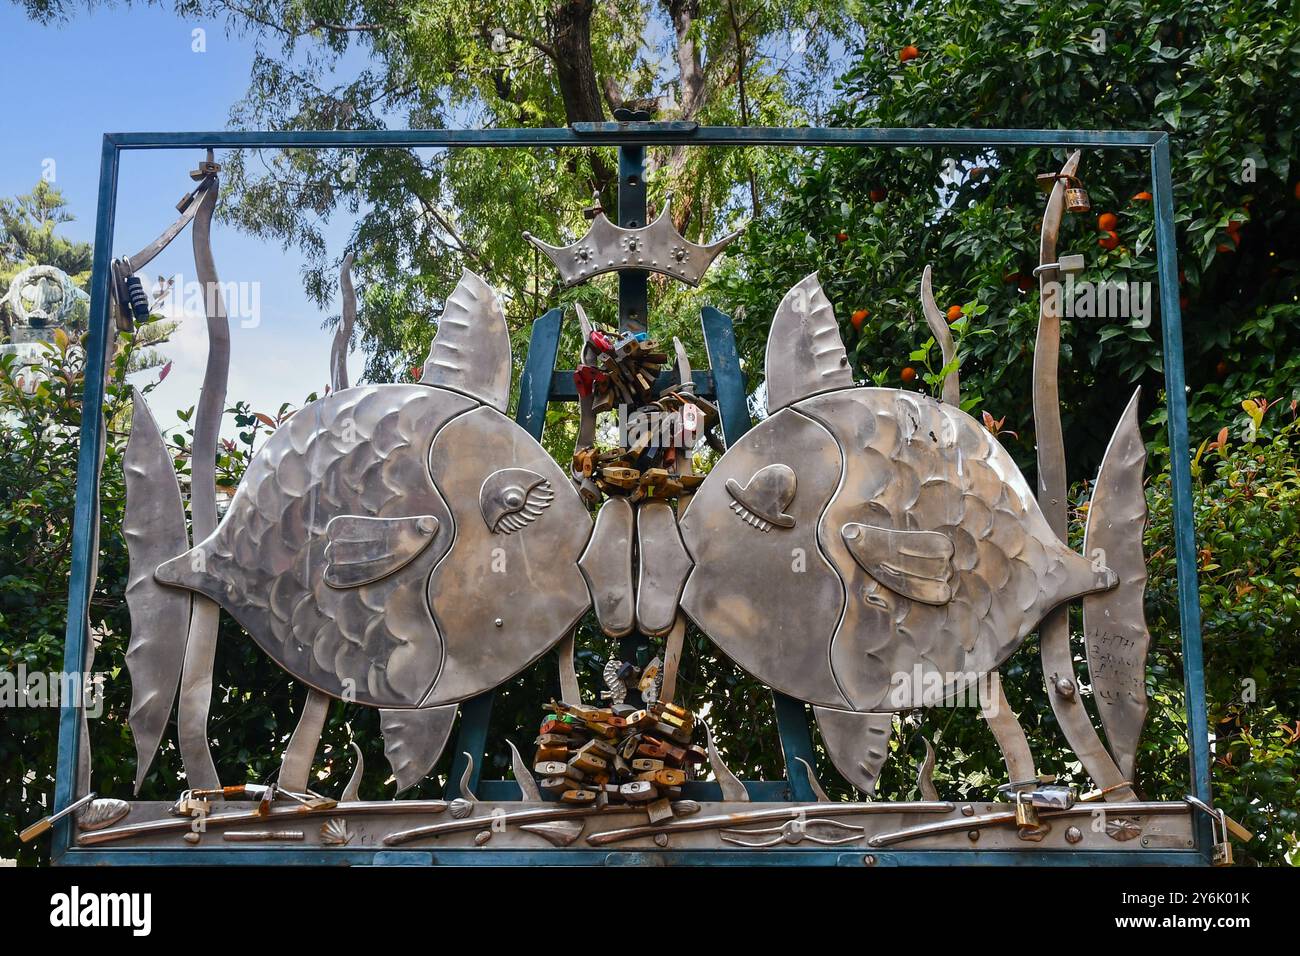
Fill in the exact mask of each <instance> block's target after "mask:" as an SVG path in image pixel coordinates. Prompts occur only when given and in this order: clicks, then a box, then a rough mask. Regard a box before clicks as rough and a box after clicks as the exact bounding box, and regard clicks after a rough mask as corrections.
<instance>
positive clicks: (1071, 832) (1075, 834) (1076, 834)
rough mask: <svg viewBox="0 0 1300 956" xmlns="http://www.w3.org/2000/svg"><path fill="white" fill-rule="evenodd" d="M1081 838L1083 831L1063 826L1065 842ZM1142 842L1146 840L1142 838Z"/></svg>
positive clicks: (1076, 841) (1075, 841)
mask: <svg viewBox="0 0 1300 956" xmlns="http://www.w3.org/2000/svg"><path fill="white" fill-rule="evenodd" d="M1082 839H1083V831H1082V830H1080V829H1079V828H1078V827H1066V828H1065V842H1066V843H1078V842H1079V841H1080V840H1082ZM1142 842H1143V843H1146V840H1143V841H1142Z"/></svg>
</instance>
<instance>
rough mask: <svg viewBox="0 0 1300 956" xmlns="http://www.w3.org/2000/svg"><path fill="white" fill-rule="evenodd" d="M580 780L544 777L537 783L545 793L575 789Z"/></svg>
mask: <svg viewBox="0 0 1300 956" xmlns="http://www.w3.org/2000/svg"><path fill="white" fill-rule="evenodd" d="M579 785H580V781H576V780H570V779H569V778H568V777H544V778H543V779H542V781H541V783H539V784H538V786H540V787H541V788H542V789H543V790H545V791H546V792H547V793H564V792H565V791H566V790H573V789H576V788H577V787H578V786H579Z"/></svg>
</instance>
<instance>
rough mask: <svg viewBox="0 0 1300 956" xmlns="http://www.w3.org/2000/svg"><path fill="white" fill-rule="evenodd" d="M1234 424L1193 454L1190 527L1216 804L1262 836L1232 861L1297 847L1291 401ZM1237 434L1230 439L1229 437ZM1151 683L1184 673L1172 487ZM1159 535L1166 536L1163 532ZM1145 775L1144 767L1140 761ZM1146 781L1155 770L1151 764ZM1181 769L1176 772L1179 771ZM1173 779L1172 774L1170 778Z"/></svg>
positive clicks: (1298, 462) (1299, 727)
mask: <svg viewBox="0 0 1300 956" xmlns="http://www.w3.org/2000/svg"><path fill="white" fill-rule="evenodd" d="M1245 404H1248V405H1254V406H1255V408H1254V409H1251V410H1248V411H1247V413H1246V414H1245V415H1241V414H1238V415H1237V416H1236V418H1235V421H1234V422H1233V427H1232V428H1228V427H1225V428H1224V429H1223V430H1222V431H1221V432H1220V433H1219V434H1218V435H1216V436H1215V437H1214V439H1213V440H1212V441H1210V440H1207V442H1206V443H1204V444H1203V445H1202V448H1201V450H1200V452H1199V453H1198V455H1197V462H1196V469H1197V471H1198V477H1197V478H1196V479H1195V484H1196V489H1195V491H1196V497H1195V511H1194V518H1195V524H1196V528H1197V530H1198V532H1199V536H1198V542H1197V546H1198V549H1199V550H1198V554H1197V565H1198V574H1199V584H1200V597H1201V618H1202V622H1201V626H1202V630H1203V632H1204V635H1205V679H1206V694H1207V697H1208V699H1209V713H1210V729H1211V731H1212V733H1213V734H1214V751H1213V757H1214V765H1213V767H1212V768H1211V770H1212V776H1213V783H1214V795H1215V801H1216V803H1217V805H1219V806H1221V807H1223V808H1224V809H1225V810H1226V811H1227V812H1228V814H1229V815H1230V816H1232V817H1234V818H1235V819H1237V820H1238V821H1240V822H1241V823H1242V824H1243V825H1244V826H1245V827H1246V828H1247V829H1249V830H1252V831H1254V832H1255V833H1256V835H1257V836H1256V839H1255V840H1253V841H1251V842H1250V843H1247V844H1244V845H1239V846H1238V847H1237V850H1236V852H1237V855H1238V856H1239V857H1244V858H1245V859H1247V860H1251V861H1257V862H1269V863H1280V862H1284V860H1285V859H1286V856H1287V855H1288V854H1289V855H1290V856H1291V858H1292V862H1296V851H1297V848H1298V847H1300V744H1297V740H1300V644H1298V643H1297V641H1296V635H1297V633H1300V597H1297V594H1298V593H1300V456H1298V454H1297V451H1298V449H1297V445H1298V444H1300V442H1298V439H1300V423H1297V420H1296V410H1297V405H1296V403H1295V402H1281V403H1274V405H1273V406H1272V407H1271V408H1269V409H1268V410H1264V411H1262V410H1261V409H1260V405H1259V403H1256V402H1247V403H1245ZM1234 432H1235V434H1234ZM1149 497H1150V501H1151V521H1152V532H1151V534H1150V535H1149V538H1148V540H1149V544H1148V555H1149V565H1150V567H1149V570H1150V575H1151V584H1150V587H1149V592H1148V616H1149V620H1150V623H1151V628H1152V632H1153V634H1155V635H1157V639H1156V652H1155V654H1154V655H1153V662H1154V665H1155V672H1156V673H1162V672H1168V673H1170V674H1173V675H1177V674H1179V673H1181V666H1180V663H1179V662H1180V661H1181V657H1182V655H1181V651H1180V649H1179V645H1178V637H1177V635H1178V601H1177V596H1176V594H1175V593H1174V581H1175V574H1174V557H1173V548H1172V545H1171V542H1172V535H1170V534H1169V533H1168V530H1167V529H1168V527H1169V525H1170V524H1171V523H1172V520H1173V519H1172V514H1171V508H1172V501H1171V496H1170V491H1169V479H1168V476H1167V475H1162V476H1160V477H1159V478H1157V479H1156V480H1155V481H1154V482H1153V483H1152V488H1151V493H1150V496H1149ZM1161 530H1164V531H1165V533H1164V534H1160V533H1159V532H1160V531H1161ZM1144 764H1145V762H1144ZM1143 769H1144V770H1156V772H1161V771H1160V770H1159V769H1158V768H1151V767H1149V766H1145V765H1144V768H1143ZM1176 769H1179V770H1181V765H1179V766H1178V767H1177V768H1176ZM1164 772H1165V773H1169V770H1165V771H1164Z"/></svg>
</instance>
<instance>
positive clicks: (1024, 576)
mask: <svg viewBox="0 0 1300 956" xmlns="http://www.w3.org/2000/svg"><path fill="white" fill-rule="evenodd" d="M766 372H767V398H768V412H769V417H768V418H767V419H766V420H764V421H763V422H761V423H759V424H758V425H757V426H756V427H755V428H753V429H752V430H751V431H750V432H748V433H747V434H746V435H745V436H744V437H743V438H742V439H741V440H740V441H739V442H737V443H736V444H735V445H734V446H733V447H731V448H730V449H728V450H727V453H726V454H725V455H724V456H723V457H722V458H721V459H720V460H719V461H718V463H717V465H716V466H715V467H714V468H713V470H712V471H711V472H710V474H709V476H708V478H707V479H706V480H705V481H704V483H703V484H702V485H701V486H700V488H699V490H698V491H697V492H696V494H695V497H694V498H693V499H692V500H691V502H690V505H689V507H688V508H687V510H686V512H685V514H684V515H683V517H682V520H681V531H682V537H683V540H684V541H685V543H686V546H687V548H688V549H689V551H690V553H691V556H692V558H693V560H694V568H693V570H692V571H691V575H690V578H689V579H688V581H687V583H686V586H685V589H684V592H683V595H682V607H683V609H684V610H685V611H686V613H687V614H688V615H690V617H691V618H692V619H693V620H694V621H695V623H696V624H697V625H699V627H700V628H701V630H703V631H704V632H705V633H706V634H707V635H708V636H709V637H710V638H711V639H712V640H713V641H714V642H715V643H716V644H717V645H718V646H719V647H720V648H721V649H722V650H723V651H724V652H725V653H726V654H727V655H728V656H729V657H731V658H732V660H734V661H735V662H736V663H737V664H738V665H740V666H741V667H742V668H744V669H745V670H747V671H748V672H749V673H751V674H752V675H754V676H755V677H757V678H758V679H759V680H762V681H763V682H764V683H767V684H768V685H770V686H771V687H772V688H773V689H775V690H778V691H781V692H782V693H785V694H788V695H791V696H793V697H797V698H799V699H801V700H804V701H807V702H809V703H811V704H813V705H814V712H815V714H816V716H817V717H818V720H819V723H820V724H821V726H822V729H823V735H824V737H825V739H826V741H827V745H828V750H830V751H831V755H832V758H833V759H834V760H835V762H836V765H837V767H838V768H839V769H840V770H841V772H842V773H844V774H845V776H846V777H848V778H849V779H850V781H851V782H853V783H854V784H855V785H857V786H859V787H861V788H863V789H866V790H870V789H871V788H872V787H874V783H875V778H876V774H877V773H878V771H879V767H880V763H881V762H882V761H883V760H884V757H885V755H886V754H887V753H888V747H887V742H888V734H889V731H890V727H891V724H892V720H893V714H894V713H895V712H897V711H902V710H906V709H910V708H914V707H923V706H934V705H936V704H939V703H941V702H943V701H945V700H949V699H951V698H953V697H954V696H956V695H958V694H961V693H962V692H964V691H966V690H967V688H970V687H972V685H976V682H977V681H979V680H980V679H981V678H982V677H984V676H985V675H988V674H990V673H991V672H993V671H994V670H995V669H996V668H997V667H998V666H999V665H1000V664H1002V662H1003V661H1005V660H1006V659H1007V658H1008V657H1009V656H1010V655H1011V654H1012V652H1013V651H1015V649H1016V648H1017V647H1018V646H1019V645H1020V644H1021V642H1023V641H1024V639H1025V637H1026V636H1027V635H1028V634H1029V633H1030V632H1031V631H1032V630H1033V629H1034V628H1035V626H1036V625H1037V624H1038V623H1039V621H1041V620H1042V618H1043V617H1044V616H1045V615H1046V614H1047V613H1048V612H1049V611H1050V610H1051V609H1052V608H1054V607H1056V606H1058V605H1060V604H1061V603H1063V602H1065V601H1069V600H1071V599H1074V598H1078V597H1080V596H1081V595H1085V594H1091V593H1094V592H1100V591H1106V590H1108V589H1111V588H1114V587H1115V586H1116V585H1117V583H1118V582H1119V578H1118V576H1117V574H1116V573H1115V572H1114V571H1112V570H1111V569H1110V568H1109V567H1107V566H1105V565H1104V564H1103V563H1100V562H1093V561H1090V560H1088V559H1087V558H1085V557H1083V556H1082V555H1079V554H1077V553H1075V552H1074V551H1072V550H1070V549H1069V548H1068V547H1067V546H1066V545H1065V544H1063V543H1062V542H1061V541H1060V540H1059V539H1058V538H1057V537H1056V535H1055V534H1053V533H1052V530H1051V528H1050V527H1049V526H1048V524H1047V522H1046V520H1045V519H1044V517H1043V514H1042V512H1041V511H1040V509H1039V506H1038V503H1037V501H1036V500H1035V498H1034V495H1033V494H1032V492H1031V491H1030V488H1029V485H1028V483H1027V482H1026V481H1025V479H1024V477H1023V476H1022V475H1021V474H1020V471H1019V469H1018V468H1017V467H1016V464H1015V462H1014V461H1013V460H1012V458H1011V456H1010V455H1009V454H1008V453H1007V452H1006V450H1005V449H1004V448H1002V446H1001V445H1000V444H999V443H998V441H997V439H996V438H995V437H994V436H993V435H991V434H990V433H989V432H988V430H987V429H985V428H984V427H983V426H982V425H980V424H979V423H978V422H976V421H975V420H974V419H973V418H971V417H970V416H969V415H967V414H965V413H964V412H962V411H961V410H960V409H959V408H958V407H956V406H955V405H952V404H945V403H943V402H940V401H937V400H935V399H933V398H930V397H927V396H925V395H921V394H918V393H915V392H910V391H903V390H896V389H886V388H869V387H854V383H853V378H852V374H851V371H850V368H849V364H848V359H847V356H846V354H845V351H844V346H843V344H842V342H841V340H840V337H839V330H838V326H837V325H836V322H835V319H834V315H833V314H832V309H831V305H830V302H829V301H828V300H827V298H826V296H825V294H824V293H823V292H822V290H821V287H820V285H819V284H818V282H817V277H816V275H811V276H809V277H807V278H806V279H804V280H803V281H802V282H800V283H799V284H798V285H796V286H795V287H794V288H793V289H791V290H790V292H789V293H788V294H787V295H786V297H785V299H784V300H783V301H782V303H781V306H780V308H779V310H778V312H777V314H776V317H775V319H774V321H773V324H772V330H771V334H770V337H769V340H768V346H767V358H766ZM1137 533H1139V534H1140V528H1138V529H1137ZM849 737H856V738H857V739H856V740H854V741H852V742H850V743H846V741H847V739H848V738H849ZM846 755H851V759H848V760H846V759H844V758H845V756H846ZM849 764H852V765H851V766H850V765H849Z"/></svg>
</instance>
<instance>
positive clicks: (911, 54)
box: [898, 43, 921, 63]
mask: <svg viewBox="0 0 1300 956" xmlns="http://www.w3.org/2000/svg"><path fill="white" fill-rule="evenodd" d="M920 55H921V51H920V50H918V49H917V48H916V47H914V46H912V44H910V43H909V44H908V45H907V46H905V47H903V49H901V50H899V51H898V62H899V63H906V62H907V61H908V60H915V59H916V58H917V57H918V56H920Z"/></svg>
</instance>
